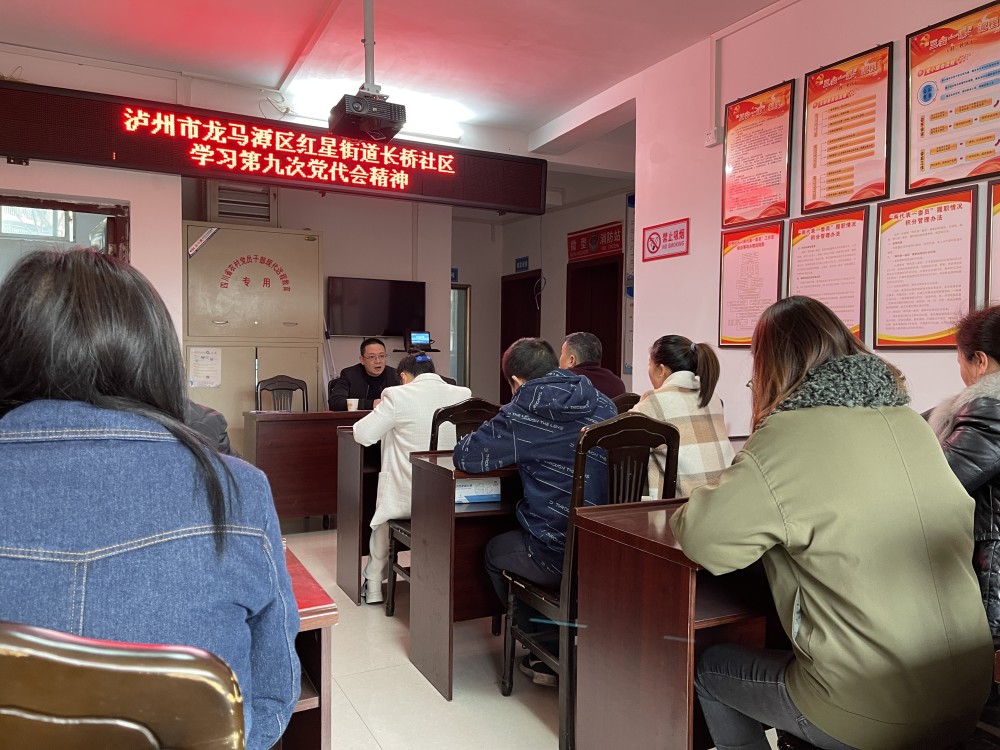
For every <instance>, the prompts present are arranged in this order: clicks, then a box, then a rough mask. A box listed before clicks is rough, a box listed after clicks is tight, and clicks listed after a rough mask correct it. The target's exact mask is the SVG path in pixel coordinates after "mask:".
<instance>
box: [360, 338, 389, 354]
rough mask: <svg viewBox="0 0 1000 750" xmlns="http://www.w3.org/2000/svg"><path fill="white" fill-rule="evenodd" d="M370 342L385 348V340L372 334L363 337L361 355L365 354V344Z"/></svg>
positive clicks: (368, 344)
mask: <svg viewBox="0 0 1000 750" xmlns="http://www.w3.org/2000/svg"><path fill="white" fill-rule="evenodd" d="M371 344H378V345H379V346H381V347H382V348H383V349H385V342H384V341H382V339H377V338H375V337H374V336H372V337H371V338H367V339H365V340H364V341H362V342H361V356H362V357H363V356H365V347H366V346H370V345H371Z"/></svg>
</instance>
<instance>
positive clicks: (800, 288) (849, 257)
mask: <svg viewBox="0 0 1000 750" xmlns="http://www.w3.org/2000/svg"><path fill="white" fill-rule="evenodd" d="M790 227H791V228H790V230H789V241H788V285H787V292H788V296H791V295H793V294H802V295H805V296H806V297H813V298H815V299H818V300H819V301H820V302H822V303H823V304H825V305H826V306H827V307H829V308H830V309H831V310H833V311H834V312H835V313H836V314H837V316H838V317H839V318H840V319H841V320H842V321H844V325H846V326H847V327H848V328H850V329H851V333H853V334H854V335H855V336H857V337H858V338H859V339H861V340H864V324H865V268H866V267H867V257H868V253H867V252H866V251H867V246H868V243H867V237H868V207H867V206H864V207H859V208H855V209H850V210H847V211H839V212H837V213H832V214H824V215H822V216H804V217H802V218H801V219H792V221H791V224H790Z"/></svg>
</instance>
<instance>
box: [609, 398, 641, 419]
mask: <svg viewBox="0 0 1000 750" xmlns="http://www.w3.org/2000/svg"><path fill="white" fill-rule="evenodd" d="M640 398H642V396H640V395H639V394H638V393H622V394H620V395H618V396H615V397H614V398H613V399H611V402H612V403H613V404H614V405H615V406H616V407H618V413H619V414H624V413H625V412H627V411H628V410H629V409H631V408H632V407H633V406H635V405H636V404H638V403H639V399H640Z"/></svg>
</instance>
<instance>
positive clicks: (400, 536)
mask: <svg viewBox="0 0 1000 750" xmlns="http://www.w3.org/2000/svg"><path fill="white" fill-rule="evenodd" d="M498 411H500V407H499V406H497V405H496V404H494V403H492V402H490V401H486V400H484V399H481V398H468V399H466V400H465V401H459V402H458V403H457V404H452V405H451V406H442V407H441V408H440V409H438V410H437V411H435V412H434V416H433V418H432V419H431V442H430V448H429V450H432V451H436V450H437V447H438V431H439V430H440V428H441V425H442V424H444V423H445V422H451V423H452V424H454V425H455V437H456V438H457V439H459V440H461V439H462V438H463V437H465V436H466V435H468V434H469V433H470V432H473V431H475V430H477V429H479V427H480V425H482V424H483V423H484V422H487V421H488V420H490V419H493V417H495V416H496V414H497V412H498ZM410 544H411V540H410V519H409V518H398V519H395V520H393V521H389V583H388V585H387V586H386V592H385V616H386V617H392V616H393V615H394V614H395V612H396V576H397V575H398V576H399V577H400V578H402V579H403V580H405V581H409V580H410V569H409V568H405V567H403V566H402V565H400V564H399V553H400V552H401V551H403V550H408V549H409V548H410ZM494 635H500V630H499V628H497V627H494Z"/></svg>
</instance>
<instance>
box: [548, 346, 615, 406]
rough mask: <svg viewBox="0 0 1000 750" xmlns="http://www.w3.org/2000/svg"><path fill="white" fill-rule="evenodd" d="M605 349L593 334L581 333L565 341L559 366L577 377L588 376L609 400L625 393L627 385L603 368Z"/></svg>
mask: <svg viewBox="0 0 1000 750" xmlns="http://www.w3.org/2000/svg"><path fill="white" fill-rule="evenodd" d="M603 354H604V349H603V347H602V346H601V340H600V339H599V338H597V336H595V335H594V334H592V333H586V332H584V331H579V332H577V333H571V334H570V335H569V336H567V337H566V338H565V339H563V345H562V350H561V351H560V352H559V366H560V367H562V368H563V369H565V370H569V371H570V372H575V373H576V374H577V375H586V376H587V378H588V379H589V380H590V382H591V383H593V384H594V387H595V388H596V389H597V390H599V391H600V392H601V393H603V394H604V395H605V396H607V397H608V398H614V397H615V396H620V395H622V394H623V393H625V383H623V382H622V379H621V378H620V377H618V376H617V375H615V374H614V373H613V372H611V370H609V369H608V368H607V367H601V356H602V355H603Z"/></svg>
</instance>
